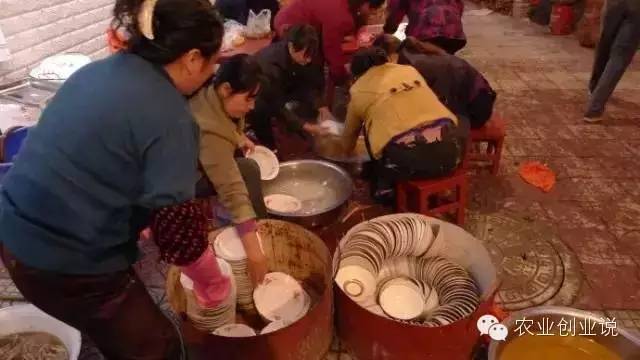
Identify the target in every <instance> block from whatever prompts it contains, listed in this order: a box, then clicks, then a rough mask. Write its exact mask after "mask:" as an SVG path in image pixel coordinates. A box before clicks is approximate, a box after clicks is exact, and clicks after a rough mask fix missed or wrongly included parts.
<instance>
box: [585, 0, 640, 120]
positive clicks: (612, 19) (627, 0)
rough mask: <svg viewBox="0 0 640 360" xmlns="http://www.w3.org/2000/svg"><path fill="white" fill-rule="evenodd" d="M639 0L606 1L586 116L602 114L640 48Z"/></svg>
mask: <svg viewBox="0 0 640 360" xmlns="http://www.w3.org/2000/svg"><path fill="white" fill-rule="evenodd" d="M638 3H640V0H607V5H606V9H605V14H604V17H603V23H602V35H601V37H600V42H599V43H598V47H597V49H596V58H595V62H594V65H593V73H592V75H591V81H590V82H589V90H590V91H591V101H590V104H589V107H588V109H587V113H586V114H585V115H586V116H587V117H596V116H600V115H602V113H603V112H604V108H605V105H606V104H607V101H608V100H609V98H610V97H611V94H612V93H613V90H614V89H615V88H616V86H617V85H618V82H619V81H620V79H621V78H622V75H623V74H624V72H625V70H626V69H627V67H628V66H629V64H631V61H632V60H633V56H634V55H635V53H636V51H637V50H638V45H640V6H639V5H638Z"/></svg>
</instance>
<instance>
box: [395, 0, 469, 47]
mask: <svg viewBox="0 0 640 360" xmlns="http://www.w3.org/2000/svg"><path fill="white" fill-rule="evenodd" d="M463 11H464V3H463V1H462V0H389V1H388V2H387V14H388V16H387V21H386V23H385V25H384V32H385V33H387V34H393V33H395V32H396V31H397V29H398V25H400V22H401V21H402V19H403V18H404V17H405V16H407V17H408V18H409V24H408V25H407V29H406V35H407V36H412V37H414V38H416V39H418V40H420V41H426V42H430V43H432V44H434V45H437V46H438V47H440V48H442V49H444V50H446V51H447V52H448V53H449V54H452V55H453V54H455V53H456V52H458V51H459V50H460V49H462V48H463V47H465V45H466V44H467V38H466V36H465V34H464V30H463V26H462V12H463Z"/></svg>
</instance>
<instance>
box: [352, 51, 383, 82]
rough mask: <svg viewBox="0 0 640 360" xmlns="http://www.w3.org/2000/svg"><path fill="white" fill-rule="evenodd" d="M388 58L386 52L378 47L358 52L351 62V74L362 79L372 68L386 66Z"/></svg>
mask: <svg viewBox="0 0 640 360" xmlns="http://www.w3.org/2000/svg"><path fill="white" fill-rule="evenodd" d="M387 56H388V55H387V52H386V51H384V50H383V49H382V48H379V47H376V46H374V47H370V48H367V49H361V50H358V51H357V52H356V53H355V55H353V60H351V73H352V74H353V76H355V77H360V76H362V75H363V74H364V73H366V72H367V71H369V69H371V68H372V67H374V66H379V65H384V64H386V63H387Z"/></svg>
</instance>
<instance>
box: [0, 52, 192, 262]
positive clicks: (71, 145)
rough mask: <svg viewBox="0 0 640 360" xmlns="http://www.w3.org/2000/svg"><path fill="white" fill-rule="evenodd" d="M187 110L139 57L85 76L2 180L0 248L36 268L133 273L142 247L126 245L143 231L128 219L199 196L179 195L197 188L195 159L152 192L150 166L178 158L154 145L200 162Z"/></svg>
mask: <svg viewBox="0 0 640 360" xmlns="http://www.w3.org/2000/svg"><path fill="white" fill-rule="evenodd" d="M133 108H136V111H132V109H133ZM186 109H187V104H186V102H185V100H184V98H183V97H182V96H181V95H180V94H179V93H178V92H177V91H176V90H175V88H174V87H173V85H172V83H171V81H170V79H169V77H168V75H167V74H166V73H164V70H163V69H162V68H161V67H155V66H153V65H152V64H151V63H149V62H147V61H145V60H143V59H142V58H140V57H138V56H135V55H128V54H119V55H114V56H111V57H109V58H107V59H105V60H101V61H97V62H94V63H92V64H89V65H87V66H86V67H84V68H83V69H80V70H79V71H78V72H77V73H76V74H74V75H73V76H72V77H71V78H70V79H69V80H68V81H67V82H66V83H65V84H64V86H63V87H62V88H61V89H60V90H59V91H58V93H57V94H56V96H55V97H54V99H53V100H52V102H51V103H50V104H49V106H48V107H47V108H46V109H45V111H44V112H43V114H42V117H41V119H40V122H39V123H38V125H37V126H36V127H34V128H33V129H32V130H31V131H30V134H29V137H28V138H27V141H26V143H25V145H24V147H23V149H22V150H21V153H20V154H19V155H18V159H17V161H16V163H15V164H14V167H13V169H12V170H11V172H10V173H9V175H8V176H7V177H6V178H5V181H4V183H3V186H2V190H1V195H0V196H1V197H0V241H2V243H3V244H4V245H5V246H6V247H7V248H8V249H9V250H10V251H11V252H12V253H13V254H15V255H16V257H18V258H19V259H21V260H22V261H24V262H25V263H27V264H29V265H31V266H33V267H36V268H39V269H46V270H52V271H56V272H60V273H103V272H109V271H118V270H122V269H125V268H127V267H128V266H129V265H130V264H131V263H133V262H134V261H135V257H136V255H137V253H136V251H137V249H136V244H135V241H123V240H125V239H136V237H135V236H136V235H137V234H136V232H137V231H140V230H141V228H140V225H142V223H140V224H131V223H130V220H131V218H132V217H133V218H134V220H135V218H136V216H137V215H142V214H143V213H144V212H145V211H142V210H143V209H145V208H146V209H149V208H151V207H153V206H165V205H169V204H171V203H173V202H175V201H185V200H187V199H189V198H191V197H192V196H193V193H175V192H174V191H173V190H175V189H188V188H189V184H187V183H185V182H187V181H191V179H193V180H194V181H195V169H196V164H195V161H196V158H195V157H194V158H193V162H192V163H187V164H175V166H177V167H176V168H175V171H176V172H177V173H178V174H180V173H182V174H183V175H176V177H175V179H174V180H175V184H169V183H164V184H154V186H153V188H151V187H150V183H151V182H152V180H153V177H154V172H153V171H154V169H155V171H158V169H157V168H146V167H145V165H144V164H147V161H149V160H150V159H153V158H154V157H156V156H167V157H170V156H171V154H166V153H162V154H157V153H155V150H154V151H152V150H151V148H152V147H153V146H154V144H156V143H162V144H163V145H164V146H166V147H165V148H164V151H166V150H168V149H175V150H176V155H177V154H178V153H182V154H184V153H185V152H192V153H193V154H194V155H195V154H197V150H196V127H195V125H194V123H193V119H192V118H191V116H189V113H188V112H187V111H185V110H186ZM133 114H136V115H135V117H134V115H133ZM182 158H184V157H182ZM189 172H193V173H192V174H189ZM189 175H191V176H189ZM152 197H153V198H152ZM137 210H140V213H138V211H137ZM140 220H142V218H141V219H140ZM26 254H29V256H26Z"/></svg>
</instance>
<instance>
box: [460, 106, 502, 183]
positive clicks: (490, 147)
mask: <svg viewBox="0 0 640 360" xmlns="http://www.w3.org/2000/svg"><path fill="white" fill-rule="evenodd" d="M505 135H506V132H505V121H504V119H503V118H502V117H500V116H499V115H496V114H494V115H493V116H492V117H491V119H490V120H489V121H488V122H487V123H486V124H485V125H484V126H483V127H481V128H480V129H471V142H472V146H471V148H470V149H469V160H471V161H488V162H489V163H490V164H491V173H492V174H493V175H496V174H498V169H500V158H501V157H502V145H503V144H504V137H505ZM482 143H486V144H487V148H486V152H482V151H480V152H478V151H476V149H474V148H475V147H478V146H476V144H482Z"/></svg>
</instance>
